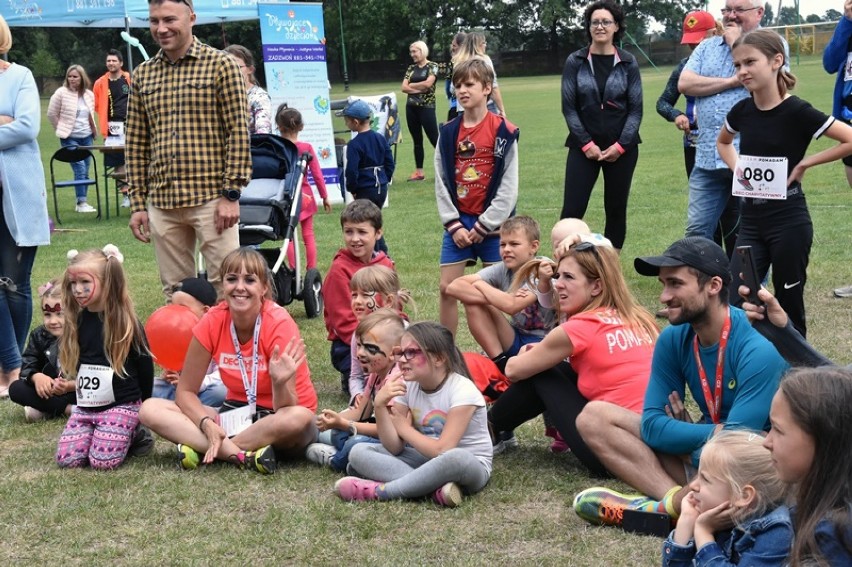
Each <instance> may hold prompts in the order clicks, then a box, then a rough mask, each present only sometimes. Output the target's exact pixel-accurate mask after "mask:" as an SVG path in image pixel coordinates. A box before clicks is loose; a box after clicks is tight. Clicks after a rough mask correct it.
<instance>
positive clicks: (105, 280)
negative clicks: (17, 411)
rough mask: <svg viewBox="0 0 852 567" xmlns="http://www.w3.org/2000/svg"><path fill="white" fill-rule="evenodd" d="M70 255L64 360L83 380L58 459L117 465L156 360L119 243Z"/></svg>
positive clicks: (69, 372)
mask: <svg viewBox="0 0 852 567" xmlns="http://www.w3.org/2000/svg"><path fill="white" fill-rule="evenodd" d="M69 258H70V260H69V263H68V269H67V270H66V271H65V278H64V280H63V283H62V288H63V291H64V297H63V299H62V309H63V311H64V313H65V332H64V333H63V334H62V338H61V339H60V348H59V362H60V367H61V368H62V372H63V374H64V375H66V376H68V377H69V378H72V379H73V380H74V383H75V384H76V392H77V405H76V406H74V408H73V409H72V410H71V415H70V417H69V419H68V423H67V424H66V426H65V430H64V431H63V432H62V436H61V437H60V438H59V445H58V447H57V450H56V462H57V464H59V466H60V467H62V468H77V467H84V466H86V465H90V466H91V467H92V468H95V469H100V470H109V469H114V468H116V467H118V466H119V465H121V464H122V463H123V462H124V460H125V458H126V457H127V452H128V450H129V449H130V446H131V444H132V442H133V440H134V435H135V434H136V429H137V426H138V425H139V406H140V405H141V404H142V400H144V399H147V398H149V397H151V388H152V386H153V383H154V364H153V360H152V358H151V353H150V352H149V351H148V346H147V339H146V337H145V331H144V329H143V328H142V324H141V323H140V322H139V320H138V319H137V318H136V310H135V309H134V307H133V302H132V301H131V299H130V294H129V291H128V289H127V279H126V277H125V275H124V269H123V268H122V265H121V263H122V261H123V259H124V257H123V256H122V255H121V252H119V251H118V248H116V247H115V246H113V245H111V244H109V245H107V246H105V247H104V249H103V250H86V251H83V252H80V253H77V252H76V251H72V252H70V253H69Z"/></svg>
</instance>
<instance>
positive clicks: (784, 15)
mask: <svg viewBox="0 0 852 567" xmlns="http://www.w3.org/2000/svg"><path fill="white" fill-rule="evenodd" d="M800 23H801V22H800V21H799V14H798V13H797V12H796V8H795V7H794V6H784V7H782V8H781V10H779V11H778V22H777V23H776V25H779V26H795V25H797V24H800Z"/></svg>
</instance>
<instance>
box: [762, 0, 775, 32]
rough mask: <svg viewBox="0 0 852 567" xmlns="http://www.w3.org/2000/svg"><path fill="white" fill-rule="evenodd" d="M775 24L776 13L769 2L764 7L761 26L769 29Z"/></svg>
mask: <svg viewBox="0 0 852 567" xmlns="http://www.w3.org/2000/svg"><path fill="white" fill-rule="evenodd" d="M774 23H775V12H774V11H773V10H772V4H770V3H769V2H767V3H766V4H764V5H763V17H762V18H761V19H760V25H761V26H763V27H769V26H771V25H773V24H774Z"/></svg>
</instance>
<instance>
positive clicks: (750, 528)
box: [663, 506, 793, 567]
mask: <svg viewBox="0 0 852 567" xmlns="http://www.w3.org/2000/svg"><path fill="white" fill-rule="evenodd" d="M673 535H674V532H672V534H670V535H669V537H668V538H667V539H666V541H665V543H663V566H664V567H677V566H680V565H694V566H695V567H704V566H707V567H727V566H729V565H743V566H746V565H747V566H748V567H762V566H766V567H777V566H778V565H782V564H783V563H784V560H785V559H786V557H787V555H788V554H789V553H790V545H791V544H792V541H793V524H792V521H791V520H790V511H789V510H788V509H787V507H786V506H781V507H779V508H776V509H775V510H773V511H772V512H769V513H768V514H766V515H765V516H760V517H758V518H752V519H751V520H748V521H746V522H745V523H744V524H743V525H742V526H737V527H735V528H734V529H733V530H731V531H730V532H727V533H720V534H716V541H715V542H714V543H708V544H707V545H705V546H703V547H702V548H701V549H699V550H697V551H696V549H695V542H693V541H691V540H690V542H689V544H688V545H678V544H676V543H675V542H674V541H673V540H672V536H673Z"/></svg>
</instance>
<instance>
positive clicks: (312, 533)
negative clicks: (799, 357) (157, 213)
mask: <svg viewBox="0 0 852 567" xmlns="http://www.w3.org/2000/svg"><path fill="white" fill-rule="evenodd" d="M670 70H671V69H663V70H660V71H658V72H657V71H653V70H649V69H644V70H643V85H644V90H645V117H644V120H643V125H642V129H641V134H642V138H643V141H644V143H643V144H642V145H641V147H640V158H639V165H638V168H637V170H636V175H635V177H634V182H633V188H632V193H631V199H630V206H629V212H628V234H627V241H626V244H625V248H624V250H623V253H622V266H623V268H624V270H625V274H626V276H627V280H628V282H629V284H630V285H631V286H632V289H633V290H634V293H635V294H636V295H637V296H638V297H639V298H640V299H641V301H642V303H643V304H644V305H645V306H646V307H647V308H648V309H650V310H652V311H653V310H655V309H656V308H657V306H658V303H657V294H658V287H659V286H658V284H657V282H655V281H654V280H652V279H651V278H640V277H639V276H638V275H637V274H636V273H635V272H634V271H633V268H632V265H633V258H634V257H635V256H637V255H646V254H652V253H654V254H655V253H660V252H662V250H663V249H664V248H665V247H666V246H667V245H668V244H670V243H671V242H672V241H674V240H675V239H677V238H679V237H680V236H682V234H683V229H684V224H685V216H686V213H685V211H686V201H687V199H686V180H685V173H684V168H683V156H682V146H681V137H680V134H679V133H678V132H677V131H676V130H675V128H674V126H673V125H672V124H669V123H668V122H665V121H664V120H663V119H662V118H660V117H659V116H658V115H657V113H656V111H655V110H654V106H655V102H656V98H657V96H658V95H659V93H660V92H661V91H662V89H663V86H664V84H665V81H666V80H667V78H668V75H669V72H670ZM793 72H794V73H795V74H797V75H798V76H799V79H800V86H799V87H798V88H797V89H796V90H795V91H794V93H797V94H799V95H800V96H802V97H803V98H805V99H807V100H809V101H810V102H811V103H813V104H814V106H816V107H817V108H820V109H822V110H824V111H826V112H830V110H831V92H832V86H833V81H834V77H829V76H827V75H826V74H825V73H824V72H823V70H822V66H821V63H820V61H819V60H818V59H803V60H802V62H801V64H800V65H798V66H796V65H794V66H793ZM400 80H401V78H400ZM500 85H501V88H502V90H503V97H504V99H505V102H506V109H507V112H508V116H509V119H510V120H511V121H512V122H514V123H515V124H517V125H518V126H519V127H520V129H521V138H520V179H521V183H520V199H519V202H518V212H519V213H524V214H529V215H532V216H533V217H535V218H536V219H538V221H539V222H540V223H541V225H542V229H543V232H544V233H545V234H548V233H549V230H550V226H551V225H552V224H553V222H555V221H556V220H557V217H558V214H559V211H560V209H561V203H562V188H563V181H564V179H563V178H564V167H565V166H564V161H565V154H566V149H565V148H564V147H563V144H564V140H565V136H566V127H565V122H564V120H563V118H562V115H561V112H560V95H559V77H557V76H546V77H531V78H520V79H512V78H506V79H503V78H501V80H500ZM398 88H399V85H398V84H396V83H394V84H369V85H360V84H359V85H353V86H352V91H351V92H352V94H363V95H368V94H379V93H384V92H388V91H390V90H397V96H398V97H400V102H402V103H404V98H402V95H401V93H399V91H398ZM343 96H344V93H343V92H342V87H337V88H336V90H335V92H334V94H333V97H334V98H342V97H343ZM43 106H44V107H45V108H46V106H47V101H46V100H44V101H43ZM445 114H446V102H445V101H439V108H438V115H439V116H443V115H445ZM403 128H405V127H404V125H403ZM405 138H406V139H407V138H408V135H407V132H405ZM40 140H41V148H42V154H43V159H44V163H45V165H46V164H47V162H48V159H49V156H50V155H51V154H52V153H53V151H55V149H56V148H58V140H57V139H56V137H55V136H54V134H53V132H52V131H51V129H50V127H49V124H48V123H47V121H46V120H44V121H43V123H42V133H41V138H40ZM826 143H827V142H822V141H820V142H817V143H815V144H814V145H813V146H812V151H814V150H815V149H817V148H822V147H825V144H826ZM431 155H432V152H431V148H429V149H428V150H427V162H428V163H429V164H430V163H431V161H430V160H431ZM427 165H428V164H427ZM412 169H413V158H412V150H411V145H410V144H409V143H407V142H406V143H403V144H402V145H400V146H399V148H398V175H397V179H398V180H399V181H398V182H397V183H396V184H395V185H394V186H393V187H392V189H391V191H390V207H389V208H386V209H385V235H386V239H387V242H388V245H389V246H390V249H391V254H392V256H393V258H394V260H395V261H396V263H397V269H398V272H399V273H400V275H401V279H402V282H403V285H404V286H405V287H407V288H409V289H410V290H411V291H412V292H413V295H414V299H415V309H412V310H410V315H411V319H412V320H419V319H436V318H437V305H438V301H437V297H438V291H437V289H438V288H437V286H438V267H437V266H438V250H439V242H440V238H441V226H440V222H439V220H438V216H437V213H436V210H435V198H434V192H433V186H432V183H431V182H432V180H433V179H434V176H433V173H432V172H431V169H430V168H429V167H427V180H426V181H425V182H421V183H406V182H405V181H404V180H405V178H406V177H407V176H408V174H409V173H410V172H411V171H412ZM804 187H805V192H806V194H807V196H808V202H809V206H810V210H811V214H812V216H813V220H814V227H815V239H814V247H813V252H812V254H811V264H810V269H809V276H810V277H809V281H808V287H807V292H806V299H807V306H808V316H809V339H810V340H811V341H812V342H813V343H814V344H815V345H816V346H817V347H818V348H819V349H820V350H822V351H824V352H825V353H826V354H828V355H829V356H831V357H833V358H835V359H836V360H838V361H841V362H849V361H850V359H852V356H850V354H849V353H850V346H851V345H852V330H850V325H849V321H850V317H849V314H850V311H852V302H850V300H836V299H833V298H832V297H831V290H832V289H833V288H834V287H838V286H840V285H847V284H850V283H852V246H850V239H849V236H848V235H849V226H850V221H849V215H850V209H852V206H851V205H850V204H852V190H850V188H849V187H848V186H847V184H846V180H845V177H844V174H843V167H842V165H840V164H831V165H827V166H822V167H820V168H817V169H815V170H812V171H810V172H808V173H807V174H806V176H805V179H804ZM601 193H602V187H601V186H599V187H598V188H597V189H596V192H595V194H594V195H593V198H592V203H591V204H590V208H589V213H588V215H587V217H586V221H587V222H588V223H589V224H590V225H591V227H592V228H593V229H595V230H602V228H603V204H602V195H601ZM93 200H94V199H90V201H93ZM60 207H61V210H62V211H63V219H64V221H65V224H64V225H62V227H61V228H63V229H70V230H69V231H68V232H57V233H56V234H54V236H53V242H52V245H51V246H50V247H44V248H42V249H41V250H40V251H39V253H38V257H37V259H36V264H35V268H34V271H33V279H32V281H33V284H34V286H36V285H39V284H41V283H43V282H45V281H47V280H48V279H49V278H51V277H54V276H59V275H61V273H62V270H63V267H64V265H65V254H66V252H67V251H68V250H69V249H71V248H77V249H84V248H89V247H94V246H97V247H102V246H103V245H104V244H106V243H109V242H112V243H114V244H117V245H118V246H119V247H120V248H121V250H122V252H123V253H124V255H125V258H126V260H125V264H124V265H125V268H126V270H127V272H128V274H129V278H130V282H131V284H130V285H131V292H132V296H133V299H134V301H135V303H136V305H137V307H138V311H139V316H140V317H141V318H142V319H145V318H146V317H147V316H148V315H149V314H150V313H151V312H152V311H153V310H154V309H156V308H157V307H159V306H160V305H162V296H161V294H160V292H159V283H158V282H159V279H158V275H157V266H156V265H155V262H154V256H153V252H152V250H151V248H150V246H146V245H143V244H141V243H139V242H137V241H135V240H134V239H133V238H132V236H131V234H130V231H129V229H128V228H127V221H128V213H127V210H126V209H123V210H122V212H121V216H120V217H119V218H115V217H114V216H113V217H112V218H111V219H110V220H108V221H107V220H101V221H97V220H95V219H94V218H93V216H91V215H88V216H83V215H79V214H75V213H74V212H73V197H72V195H71V192H70V191H67V190H66V193H65V194H64V195H62V198H61V201H60ZM51 212H52V203H51ZM113 212H114V211H113ZM339 213H340V206H339V205H338V206H336V208H335V210H334V212H333V213H332V214H331V215H323V214H319V215H318V216H317V217H316V219H315V226H316V233H317V239H318V247H319V251H320V269H321V270H322V271H323V272H325V270H326V269H327V267H328V264H329V262H330V261H331V258H332V256H333V254H334V252H335V251H336V249H337V248H339V247H340V246H341V245H342V238H341V233H340V225H339V221H338V215H339ZM544 240H545V242H547V240H549V239H548V238H547V236H545V239H544ZM548 248H549V245H547V244H546V245H545V246H544V247H543V252H544V253H549V250H548ZM290 311H291V313H292V315H293V316H294V317H295V319H296V321H297V323H298V324H299V327H300V329H301V331H302V334H303V337H304V338H305V342H306V343H307V345H308V353H309V354H308V361H309V364H310V367H311V372H312V376H313V379H314V384H315V385H316V387H317V391H318V393H319V396H320V407H321V408H322V407H329V408H334V409H341V408H342V407H344V406H345V404H346V400H345V399H344V397H343V396H342V395H341V394H340V392H339V382H338V377H337V375H336V373H335V372H334V371H333V370H332V368H331V366H330V364H329V362H328V343H327V341H326V340H325V328H324V326H323V323H322V319H321V318H319V319H312V320H308V319H305V315H304V307H303V306H302V305H301V304H298V303H294V304H292V305H291V306H290ZM39 322H40V315H39V314H38V313H36V318H35V320H34V324H38V323H39ZM460 329H461V330H460V332H459V345H460V346H461V347H462V348H463V349H469V350H473V349H474V348H475V345H474V343H473V341H472V339H471V338H470V336H469V334H468V333H467V331H466V330H465V329H464V323H463V319H462V325H461V326H460ZM62 427H63V423H61V422H58V421H54V422H49V423H48V422H42V423H38V424H33V425H27V424H25V423H24V420H23V411H22V410H21V408H20V407H18V406H14V405H13V404H11V403H10V402H0V503H2V504H0V559H2V560H3V563H10V564H19V563H23V562H28V563H43V564H59V563H63V564H104V563H118V564H143V563H144V564H180V565H183V564H222V563H225V562H230V563H234V564H249V563H255V564H257V563H261V562H263V563H265V564H269V565H275V564H309V565H342V564H356V565H389V564H405V565H407V564H426V563H430V564H453V565H480V564H490V565H529V564H536V565H538V564H542V565H552V564H559V565H600V566H612V565H655V564H659V550H660V544H661V541H660V540H659V539H656V538H652V537H642V536H633V535H627V534H624V533H622V532H620V531H618V530H615V529H609V528H596V527H590V526H587V525H586V524H585V523H584V522H582V521H581V520H580V519H579V518H577V517H576V516H575V514H574V512H573V511H572V509H571V507H570V504H571V501H572V498H573V496H574V494H575V493H576V492H577V491H579V490H581V489H583V488H586V487H589V486H592V485H594V484H595V481H594V480H593V479H590V478H589V477H588V476H587V475H586V474H585V473H584V471H583V469H582V468H581V467H580V465H579V464H578V462H577V461H576V459H574V458H573V457H572V456H571V455H570V454H569V455H559V456H557V455H551V454H550V453H548V452H547V445H548V444H547V441H546V440H545V438H544V437H543V425H542V422H541V421H540V420H536V421H534V422H531V423H528V424H526V425H525V426H523V427H522V428H520V429H519V430H518V435H519V439H520V444H521V446H520V448H519V449H517V450H515V451H513V452H511V453H509V454H506V455H500V456H497V457H496V458H495V465H494V475H493V477H492V479H491V483H490V485H489V486H488V487H487V488H486V489H485V490H484V491H483V492H482V493H481V494H479V495H477V496H475V497H472V498H469V499H468V500H466V501H465V503H464V504H463V505H462V506H461V507H460V508H457V509H454V510H447V509H441V508H438V507H437V506H435V505H433V504H429V503H422V502H416V503H414V502H393V503H363V504H347V503H343V502H341V501H340V500H338V499H337V498H336V497H335V496H334V495H333V494H332V492H331V488H332V485H333V483H334V481H335V480H336V479H337V478H338V476H337V475H336V474H334V473H332V472H331V471H330V470H321V469H319V468H318V467H316V466H315V465H312V464H310V463H298V464H293V465H284V466H283V467H281V468H279V471H278V473H276V474H275V475H274V476H271V477H263V476H260V475H257V474H252V473H248V472H241V471H238V470H236V469H234V468H232V467H230V466H211V467H207V468H205V469H203V470H199V471H194V472H184V471H181V470H178V468H177V466H176V461H175V459H174V447H173V446H172V445H171V444H169V443H166V442H164V441H158V442H157V446H156V448H155V450H154V452H153V453H152V454H151V455H149V456H147V457H144V458H141V459H134V460H131V461H129V462H128V463H127V464H126V465H124V466H122V467H121V468H120V469H119V470H117V471H113V472H108V473H94V472H92V471H90V470H77V471H68V470H65V471H60V470H59V469H58V468H57V467H56V465H55V464H54V462H53V453H54V450H55V446H56V440H57V438H58V437H59V433H60V431H61V428H62ZM605 484H606V485H608V486H612V487H615V488H618V487H621V488H624V486H623V485H620V484H619V483H617V482H614V481H608V482H606V483H605Z"/></svg>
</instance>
